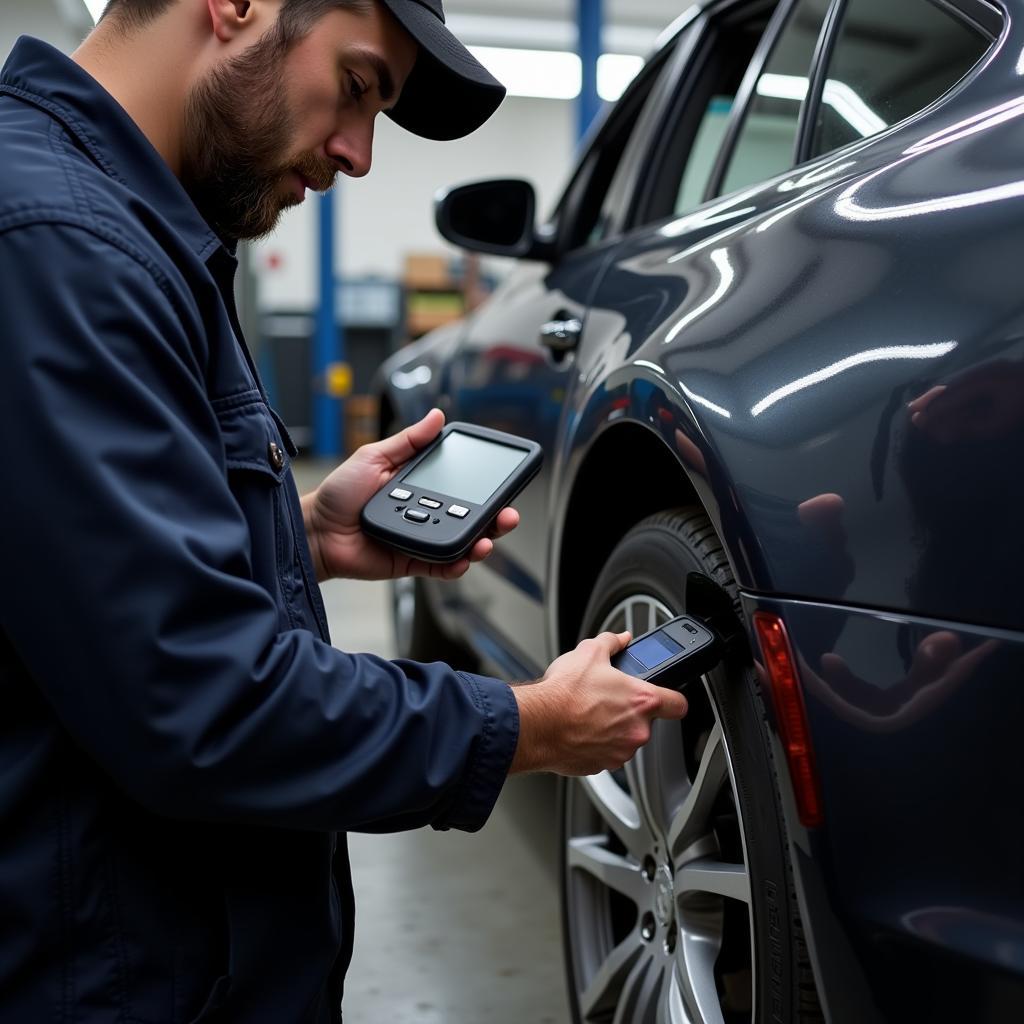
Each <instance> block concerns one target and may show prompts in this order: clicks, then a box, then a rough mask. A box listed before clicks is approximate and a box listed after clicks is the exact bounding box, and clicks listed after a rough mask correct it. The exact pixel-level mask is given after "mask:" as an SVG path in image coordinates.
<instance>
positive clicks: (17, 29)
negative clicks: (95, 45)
mask: <svg viewBox="0 0 1024 1024" xmlns="http://www.w3.org/2000/svg"><path fill="white" fill-rule="evenodd" d="M91 25H92V19H91V18H90V17H89V15H88V12H87V11H86V9H85V4H83V3H82V0H0V64H2V63H3V61H5V60H6V59H7V54H8V53H10V51H11V47H12V46H14V44H15V42H16V41H17V39H18V36H20V35H30V36H35V37H36V38H37V39H44V40H46V42H48V43H52V44H53V45H54V46H56V47H57V48H58V49H61V50H63V51H64V52H65V53H68V52H70V51H71V50H73V49H74V48H75V47H76V46H78V44H79V43H80V42H81V41H82V39H83V38H84V36H85V33H86V31H87V30H88V28H89V27H91Z"/></svg>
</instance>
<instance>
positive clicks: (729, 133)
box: [702, 0, 798, 203]
mask: <svg viewBox="0 0 1024 1024" xmlns="http://www.w3.org/2000/svg"><path fill="white" fill-rule="evenodd" d="M797 2H798V0H779V5H778V7H776V8H775V10H774V11H773V12H772V16H771V18H770V19H769V21H768V24H767V26H766V27H765V30H764V35H762V36H761V40H760V42H759V43H758V44H757V47H756V48H755V49H754V55H753V56H752V57H751V58H750V63H749V64H748V65H747V70H746V73H745V74H744V76H743V81H742V82H740V87H739V89H737V90H736V101H735V103H734V104H733V109H732V113H731V114H730V115H729V123H728V124H727V125H726V129H725V136H724V138H723V139H722V145H721V146H720V147H719V150H718V155H717V156H716V157H715V165H714V167H713V168H712V171H711V175H710V177H709V178H708V183H707V186H706V187H705V189H704V196H703V200H702V201H703V202H705V203H706V202H709V201H710V200H712V199H715V198H716V197H717V196H718V194H719V189H720V188H721V186H722V182H723V181H724V180H725V173H726V171H727V170H728V169H729V164H730V162H731V161H732V156H733V151H734V150H735V148H736V141H737V139H738V138H739V134H740V130H741V129H742V127H743V123H744V122H745V121H746V117H747V112H748V109H749V107H750V104H751V103H752V101H753V98H754V90H755V89H756V88H757V82H758V79H759V78H760V77H761V73H762V72H763V71H764V67H765V64H767V63H768V58H769V57H770V56H771V53H772V51H773V50H774V49H775V44H776V43H777V42H778V39H779V36H780V35H781V34H782V31H783V30H784V29H785V27H786V25H787V24H788V22H789V18H790V15H791V14H792V13H793V9H794V8H795V7H796V5H797Z"/></svg>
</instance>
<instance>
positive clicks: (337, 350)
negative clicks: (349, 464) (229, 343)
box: [312, 192, 345, 459]
mask: <svg viewBox="0 0 1024 1024" xmlns="http://www.w3.org/2000/svg"><path fill="white" fill-rule="evenodd" d="M319 203H320V210H319V213H320V304H319V306H318V308H317V313H316V335H315V337H314V339H313V367H312V369H313V453H314V454H315V455H316V456H317V458H321V459H329V458H337V457H338V456H339V455H340V454H341V425H342V423H343V422H344V412H345V407H344V403H343V401H342V399H341V397H340V396H339V395H338V394H336V393H334V389H333V388H332V386H331V382H332V379H333V372H334V370H335V368H336V367H338V366H339V365H341V364H342V363H343V362H344V358H345V338H344V333H343V330H342V326H341V324H340V323H339V317H338V316H337V310H336V308H335V294H336V291H337V289H336V287H335V280H336V278H335V273H336V271H335V251H334V250H335V247H334V192H327V193H325V194H324V195H322V196H321V197H320V200H319Z"/></svg>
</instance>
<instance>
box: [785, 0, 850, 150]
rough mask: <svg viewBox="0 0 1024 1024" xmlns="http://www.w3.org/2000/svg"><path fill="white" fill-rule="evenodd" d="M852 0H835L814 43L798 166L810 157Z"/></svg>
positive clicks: (802, 111)
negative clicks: (836, 48)
mask: <svg viewBox="0 0 1024 1024" xmlns="http://www.w3.org/2000/svg"><path fill="white" fill-rule="evenodd" d="M848 3H849V0H832V4H831V6H830V7H829V9H828V10H827V11H826V12H825V19H824V21H822V23H821V31H820V32H819V33H818V42H817V44H816V45H815V47H814V57H813V58H812V60H811V76H810V81H809V82H808V84H807V96H806V98H805V99H804V102H803V104H802V106H801V107H800V121H799V124H798V126H797V133H796V155H795V158H794V164H793V166H794V167H799V166H800V165H801V164H803V163H806V162H807V161H808V160H810V159H811V146H812V145H813V144H814V127H815V125H816V124H817V120H818V111H819V110H820V109H821V100H822V96H824V94H825V81H826V78H827V76H828V68H829V64H830V63H831V61H832V54H833V52H834V50H835V45H836V41H837V40H838V38H839V29H840V26H841V25H842V23H843V15H844V14H845V13H846V6H847V4H848Z"/></svg>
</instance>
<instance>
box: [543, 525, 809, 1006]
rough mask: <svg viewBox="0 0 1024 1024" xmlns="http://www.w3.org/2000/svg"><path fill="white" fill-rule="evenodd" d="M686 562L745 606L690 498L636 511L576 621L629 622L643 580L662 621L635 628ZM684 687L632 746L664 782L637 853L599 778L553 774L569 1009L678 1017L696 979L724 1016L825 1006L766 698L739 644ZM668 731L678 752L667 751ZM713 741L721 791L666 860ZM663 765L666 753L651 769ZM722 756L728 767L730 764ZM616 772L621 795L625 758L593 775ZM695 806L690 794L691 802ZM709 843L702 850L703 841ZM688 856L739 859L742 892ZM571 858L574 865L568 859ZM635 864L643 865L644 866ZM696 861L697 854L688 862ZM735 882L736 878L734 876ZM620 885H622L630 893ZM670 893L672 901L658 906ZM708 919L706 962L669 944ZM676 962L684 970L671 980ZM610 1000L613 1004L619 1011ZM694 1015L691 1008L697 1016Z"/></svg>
mask: <svg viewBox="0 0 1024 1024" xmlns="http://www.w3.org/2000/svg"><path fill="white" fill-rule="evenodd" d="M694 572H697V573H701V574H703V575H704V576H705V577H707V578H708V579H709V580H710V581H711V582H712V583H713V584H715V586H716V588H718V590H717V593H719V594H723V593H724V594H726V595H728V597H729V598H730V599H731V602H730V601H729V600H726V602H725V605H726V607H727V608H728V607H730V606H731V607H732V608H733V609H734V611H735V614H736V615H737V616H738V615H739V605H738V600H737V592H736V586H735V582H734V580H733V579H732V575H731V573H730V570H729V565H728V561H727V559H726V558H725V555H724V552H723V550H722V548H721V545H720V544H719V542H718V538H717V536H716V534H715V530H714V528H713V527H712V525H711V522H710V520H709V519H708V517H707V516H706V515H705V513H704V512H703V511H702V510H700V509H698V508H684V509H676V510H672V511H669V512H663V513H659V514H657V515H654V516H651V517H650V518H648V519H645V520H644V521H643V522H641V523H640V524H638V525H637V526H636V527H635V528H634V529H632V530H630V532H629V533H628V534H627V535H626V536H625V538H624V539H623V540H622V542H621V543H620V544H619V545H618V547H616V549H615V550H614V552H613V553H612V555H611V558H610V559H609V560H608V563H607V564H606V565H605V567H604V569H603V571H602V572H601V575H600V577H599V578H598V581H597V584H596V585H595V587H594V591H593V593H592V595H591V599H590V602H589V605H588V607H587V610H586V613H585V615H584V621H583V630H582V634H583V635H585V636H592V635H594V634H595V633H597V632H600V631H601V630H602V629H606V628H614V629H620V628H625V625H624V623H618V622H616V621H615V620H614V619H611V618H610V616H611V614H612V613H613V611H616V610H621V614H622V615H623V616H624V615H625V613H626V611H627V610H630V611H632V610H634V609H636V610H638V611H639V610H640V606H639V602H638V601H637V600H636V599H637V598H638V597H639V596H640V595H646V596H648V597H650V598H653V599H654V600H655V601H656V602H657V603H658V605H657V611H655V607H654V606H651V608H650V614H651V616H652V617H653V616H654V615H655V614H656V615H657V616H658V621H655V622H640V621H636V622H635V623H634V629H635V633H637V634H639V633H642V632H646V631H647V630H648V629H653V628H654V627H655V625H657V624H658V622H660V621H661V620H662V618H664V617H667V615H668V614H672V615H675V614H680V613H682V612H683V611H686V610H687V608H686V599H687V576H688V574H690V573H694ZM689 610H690V611H699V610H698V609H692V608H691V609H689ZM618 613H619V612H618V611H616V614H618ZM640 617H641V616H638V618H640ZM741 635H742V634H741ZM687 696H688V699H689V701H690V712H689V714H688V716H687V718H686V719H685V720H684V721H683V722H682V723H659V724H658V728H659V730H664V731H662V732H659V733H658V736H659V739H658V740H657V745H655V743H654V742H653V741H652V744H651V745H650V746H649V747H648V748H645V750H647V751H654V753H645V752H643V751H642V752H641V755H640V758H639V759H638V760H637V761H636V763H635V764H633V765H632V766H631V770H632V772H633V775H632V778H633V779H635V780H638V783H637V784H638V785H642V786H643V787H644V790H645V792H647V793H655V794H656V795H657V796H658V800H657V801H655V800H651V799H649V800H648V801H647V804H648V806H655V805H656V804H657V805H658V806H661V807H664V808H666V809H667V810H666V812H665V815H664V820H663V822H662V825H661V826H658V825H656V824H651V826H650V828H649V830H648V835H649V836H650V837H657V836H658V835H659V834H660V835H661V836H662V838H661V840H660V841H658V840H656V839H655V838H652V839H651V841H652V842H655V843H656V845H654V846H653V847H652V849H651V852H650V854H649V855H647V857H646V858H645V859H644V860H643V861H641V860H640V854H638V852H637V846H638V845H639V848H640V850H641V851H642V849H643V848H644V843H645V842H647V840H644V839H636V840H633V839H630V845H631V846H633V849H632V850H631V849H629V848H628V847H627V844H626V840H625V839H623V838H620V835H621V834H622V829H621V828H620V829H619V834H617V833H616V830H615V829H614V828H612V827H610V826H608V825H607V823H608V821H609V820H610V818H609V817H608V810H607V805H606V806H605V808H604V810H601V809H600V808H601V806H602V802H603V800H604V798H603V797H602V796H601V795H600V794H601V792H604V793H608V792H609V791H608V790H607V789H606V790H603V791H602V790H600V789H599V788H596V787H597V786H598V784H597V783H596V782H595V781H594V780H565V781H564V783H563V785H562V789H561V799H560V818H561V828H562V835H561V843H560V850H561V854H560V857H561V866H560V877H561V890H562V923H563V935H564V944H565V957H566V973H567V979H568V988H569V1000H570V1005H571V1008H572V1014H573V1020H574V1021H575V1022H576V1024H597V1022H603V1021H609V1022H610V1021H611V1020H612V1019H613V1017H615V1020H619V1019H621V1020H623V1021H628V1022H636V1024H648V1021H652V1022H653V1021H654V1020H656V1019H657V1020H662V1019H664V1020H673V1019H675V1018H674V1017H673V1015H671V1014H669V1013H667V1012H666V1009H667V1007H666V1006H665V1005H664V1003H665V1002H666V1001H667V1000H669V999H671V1000H673V1001H675V1002H677V1003H678V1002H680V1001H681V1002H682V1003H683V1004H684V1005H687V1006H688V1009H689V1010H690V1012H691V1013H693V1010H692V1007H693V1005H694V1003H695V1002H697V999H696V997H695V996H694V995H693V994H692V993H693V992H694V991H696V990H697V988H698V987H700V990H701V991H702V992H703V993H704V996H705V999H707V998H708V993H710V998H712V999H714V998H715V997H716V996H717V998H718V1002H719V1007H720V1008H721V1011H722V1019H724V1021H725V1022H726V1024H734V1022H738V1021H744V1022H749V1021H751V1020H753V1021H779V1022H782V1024H812V1022H820V1021H822V1020H823V1017H822V1014H821V1010H820V1008H819V1004H818V1000H817V994H816V991H815V987H814V980H813V977H812V974H811V969H810V964H809V960H808V956H807V951H806V947H805V944H804V940H803V934H802V929H801V925H800V915H799V911H798V908H797V902H796V897H795V893H794V888H793V881H792V872H791V870H790V866H789V860H788V854H787V847H786V835H785V829H784V825H783V821H782V816H781V812H780V808H779V796H778V780H777V774H776V768H775V765H774V763H773V758H772V755H771V749H770V745H769V738H768V732H767V726H766V722H765V712H764V703H763V697H762V694H761V692H760V688H759V685H758V682H757V679H756V676H755V675H754V673H753V671H752V668H751V662H750V658H749V653H748V652H746V651H745V650H742V651H740V652H739V653H738V655H733V656H731V657H730V658H729V659H727V660H726V661H725V662H723V664H722V665H721V666H719V667H718V668H716V669H714V670H713V671H712V672H710V673H708V675H707V676H705V677H704V679H703V685H701V683H694V684H691V685H690V687H689V688H688V690H687ZM723 738H724V742H723ZM676 744H678V746H679V748H681V752H676V753H673V749H674V747H675V746H676ZM711 751H715V755H714V757H715V760H714V765H715V771H714V774H712V771H711V770H710V769H709V770H708V771H707V774H706V775H705V776H704V777H705V778H711V777H713V778H716V779H718V778H722V777H723V776H724V781H722V782H719V783H716V784H715V786H714V787H708V792H709V793H710V792H714V793H715V794H716V795H715V796H714V798H713V801H712V800H711V799H710V798H709V800H708V802H707V805H708V808H709V809H708V810H707V811H706V812H704V811H702V812H701V815H699V816H698V815H697V814H696V813H695V814H694V816H693V818H692V819H687V820H692V822H693V831H690V830H687V831H685V832H682V831H680V830H678V829H677V831H676V840H675V841H676V842H677V843H678V844H679V845H680V848H679V849H677V850H676V851H675V858H676V859H675V860H674V859H673V854H672V852H671V851H670V850H669V849H668V848H667V847H668V846H669V842H667V841H666V839H665V837H666V836H667V837H670V838H671V835H672V831H671V828H670V827H669V823H670V822H678V821H680V820H682V818H681V816H680V815H679V814H676V813H675V812H674V811H673V810H672V809H671V808H673V807H676V808H678V807H681V806H683V803H684V802H685V801H684V800H683V799H682V798H680V799H679V800H677V799H676V798H677V797H678V796H679V794H682V795H683V797H685V793H686V790H688V789H690V788H691V786H690V784H691V783H692V782H693V780H694V778H695V777H696V776H697V769H698V765H699V763H700V759H701V757H706V759H707V765H705V767H706V768H708V767H709V766H710V765H711V763H712V755H711V753H710V752H711ZM644 758H646V759H647V760H646V761H645V760H644ZM657 765H661V766H662V768H661V771H658V770H657V768H656V767H655V766H657ZM723 765H726V766H728V769H729V771H728V774H726V772H725V771H724V770H723ZM683 766H685V768H684V767H683ZM645 772H649V773H653V775H654V776H658V777H659V778H660V779H662V781H661V782H660V786H661V788H658V786H654V787H653V788H651V787H650V786H649V785H648V784H647V783H645V782H642V781H639V780H642V779H643V778H644V777H645V776H644V773H645ZM678 775H686V776H687V778H686V779H685V780H682V781H681V782H680V784H679V786H678V788H677V787H675V786H674V785H673V784H672V783H671V782H669V783H667V784H666V783H665V782H664V781H663V780H664V778H665V777H668V778H669V779H671V778H673V777H677V776H678ZM595 778H600V777H595ZM610 780H614V781H615V782H616V783H617V785H618V786H619V787H620V788H621V789H622V790H623V791H624V792H625V793H626V794H631V792H632V791H631V788H630V783H629V782H627V773H626V772H625V771H623V772H619V773H613V774H612V776H611V777H610V778H607V777H606V778H605V779H604V782H603V783H601V785H605V786H607V785H608V784H609V782H610ZM692 788H693V789H694V790H696V789H698V788H699V787H692ZM612 793H613V795H614V791H612ZM628 799H632V796H629V797H628ZM613 803H614V801H613ZM694 805H695V804H694V802H693V801H691V803H690V806H694ZM641 808H642V805H641V803H640V802H639V801H634V802H633V809H634V811H635V812H636V816H637V818H638V820H640V821H642V820H643V819H644V817H645V814H646V812H645V811H644V810H642V809H641ZM705 813H706V817H707V823H706V824H704V815H705ZM656 817H657V812H654V813H652V814H651V815H649V820H650V821H651V822H652V823H653V822H654V821H655V819H656ZM698 819H699V820H698ZM698 825H699V828H698V827H697V826H698ZM659 828H660V832H659ZM705 829H706V831H707V835H706V836H705V835H704V830H705ZM595 830H596V832H595ZM698 833H699V834H700V835H701V839H700V843H698V844H691V845H689V846H688V848H687V849H686V850H683V849H682V842H683V840H682V839H681V838H680V836H681V835H685V836H690V835H696V834H698ZM637 834H638V833H637ZM633 835H634V834H633V833H630V836H633ZM627 838H629V837H627ZM686 842H687V843H689V839H687V840H686ZM570 843H572V844H573V848H572V849H570ZM581 844H583V846H582V849H583V851H586V850H589V849H593V850H596V851H597V854H598V856H597V857H596V858H594V859H593V860H589V859H587V860H585V861H581V855H582V854H581ZM587 844H590V845H589V846H588V845H587ZM701 844H703V846H701ZM698 848H700V850H701V852H698V853H697V854H694V853H693V850H697V849H698ZM704 849H707V850H709V851H711V852H707V853H706V852H703V850H704ZM608 855H613V856H615V857H617V858H618V859H617V860H616V862H615V863H616V865H618V867H620V868H621V867H623V866H624V865H625V864H628V865H630V866H632V865H634V864H635V865H636V868H637V871H638V872H640V877H641V879H642V882H640V883H637V882H636V881H635V880H630V884H629V885H628V886H626V888H625V890H623V891H617V890H616V889H615V888H613V887H612V883H611V882H610V881H608V880H606V879H602V878H601V876H600V873H599V870H600V859H601V858H602V857H607V856H608ZM587 857H590V854H587ZM689 857H697V858H698V859H700V860H702V861H703V862H704V865H707V864H710V863H711V862H712V861H714V862H716V864H717V863H719V862H726V865H727V867H728V868H729V869H730V870H732V871H734V872H737V874H736V876H735V877H739V876H740V875H742V874H743V872H741V871H740V870H739V868H738V867H736V865H737V864H738V863H742V864H743V865H744V868H745V874H746V880H747V882H748V883H749V895H748V896H746V898H745V899H744V898H728V897H726V896H723V895H720V894H718V893H717V892H715V891H714V889H713V888H712V889H710V890H708V891H705V890H703V889H702V888H701V887H700V886H699V885H696V886H694V887H692V888H691V887H690V886H691V885H692V884H693V883H692V880H693V879H694V878H695V877H696V878H699V877H701V876H700V875H699V873H698V874H696V875H695V874H693V873H690V874H688V875H687V876H686V878H687V879H688V880H689V881H688V882H686V883H684V882H682V881H681V879H682V878H683V875H682V874H679V872H680V868H681V865H684V866H685V865H686V864H687V858H689ZM570 858H572V859H573V860H574V863H575V865H576V866H575V867H571V866H570ZM645 863H646V864H648V871H647V874H651V876H652V877H651V878H650V879H648V878H647V874H645V873H644V872H643V871H642V867H643V864H645ZM690 863H691V864H693V865H694V866H697V863H698V861H697V859H694V860H692V861H690ZM594 864H597V865H598V868H597V869H595V867H593V866H592V865H594ZM588 865H590V866H588ZM702 866H703V865H702ZM608 877H609V878H610V877H611V876H608ZM704 877H710V876H709V875H705V876H704ZM684 884H686V885H687V888H685V889H683V885H684ZM715 884H717V883H715ZM744 884H745V883H744ZM659 887H660V888H659ZM677 889H679V890H680V892H685V896H682V897H677V896H676V890H677ZM740 891H742V892H746V890H745V889H744V888H743V886H742V885H741V888H740ZM623 892H628V893H629V894H630V895H629V896H628V897H627V895H623ZM645 900H646V901H648V902H647V903H645V902H644V901H645ZM669 904H670V905H671V906H672V907H673V908H674V910H672V911H669V910H667V909H666V908H667V906H668V905H669ZM702 914H703V915H704V918H703V919H702V918H701V915H702ZM702 920H706V922H707V926H708V929H709V931H708V932H707V934H708V935H710V936H712V937H713V938H714V936H716V935H717V942H718V946H717V950H716V951H713V952H712V953H711V954H710V955H709V956H708V958H707V959H706V961H703V963H704V966H703V967H701V966H699V963H700V961H699V958H697V957H694V958H691V957H686V958H684V957H683V956H682V955H681V954H682V949H679V950H678V952H677V950H676V946H677V944H679V945H680V946H681V945H682V944H684V943H689V942H692V941H693V936H694V935H695V934H699V933H700V932H699V929H700V928H701V927H703V926H704V925H703V924H701V923H700V922H701V921H702ZM695 921H696V922H698V924H697V925H694V922H695ZM694 928H696V931H695V930H694ZM645 943H646V944H645ZM659 943H660V948H659V945H658V944H659ZM634 947H635V948H636V949H638V950H639V952H637V953H636V954H635V957H636V959H635V960H634V961H632V962H631V964H630V966H629V968H628V971H627V969H623V970H622V971H620V974H621V975H622V984H621V988H620V990H619V991H618V992H617V993H616V992H615V991H613V989H614V987H615V986H614V985H610V986H607V987H608V991H607V992H606V993H605V995H604V997H603V998H602V999H600V1000H597V1001H595V993H596V992H598V991H599V990H602V989H604V988H605V987H606V986H604V985H603V984H601V978H602V977H604V976H603V975H601V974H600V973H599V972H598V970H597V969H598V967H600V966H601V965H602V964H604V965H607V964H609V963H610V962H611V957H610V956H608V955H607V954H608V952H610V950H611V949H616V948H617V949H620V950H629V951H631V955H633V954H632V950H633V949H634ZM688 948H693V947H688ZM711 948H712V949H715V947H711ZM645 965H646V966H645ZM691 966H692V970H691ZM680 972H683V974H685V975H686V979H688V980H682V981H680V980H679V979H680V977H681V976H682V975H680ZM616 984H618V983H616ZM686 985H690V986H691V987H690V989H688V990H687V989H686ZM588 989H589V991H588ZM672 989H674V991H670V990H672ZM584 999H586V1001H587V1004H588V1008H589V1013H588V1014H586V1015H584V1014H583V1013H582V1012H581V1002H582V1001H583V1000H584ZM620 1003H621V1004H623V1005H622V1006H620V1005H619V1004H620ZM703 1005H708V1004H707V1002H705V1003H704V1004H703ZM617 1010H618V1012H620V1013H621V1014H622V1016H621V1018H620V1017H617V1016H615V1013H616V1011H617ZM677 1012H678V1011H677ZM659 1014H663V1016H661V1015H659ZM693 1016H695V1017H696V1018H697V1019H701V1018H702V1016H703V1015H702V1014H699V1013H693Z"/></svg>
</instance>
